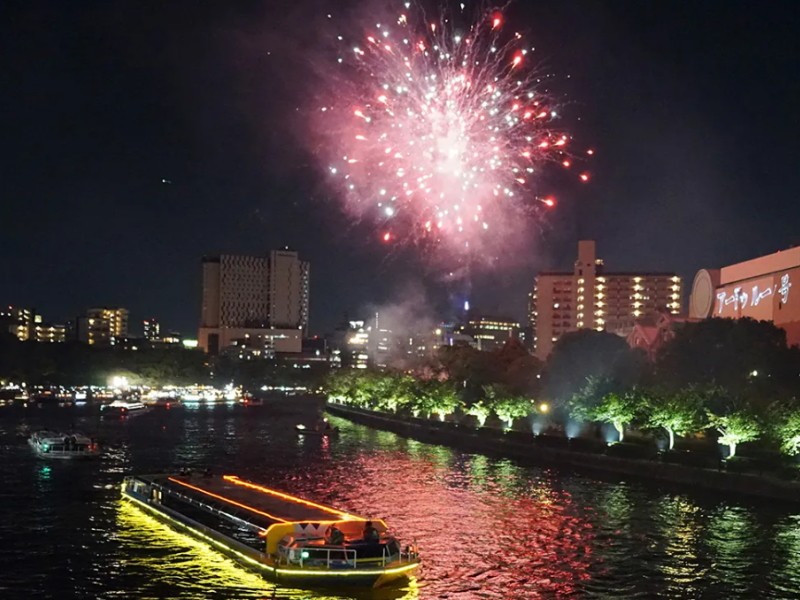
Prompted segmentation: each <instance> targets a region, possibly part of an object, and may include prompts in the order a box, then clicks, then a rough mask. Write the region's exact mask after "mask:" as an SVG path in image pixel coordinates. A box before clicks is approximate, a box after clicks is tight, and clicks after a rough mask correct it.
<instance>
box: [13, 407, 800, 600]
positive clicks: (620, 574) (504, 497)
mask: <svg viewBox="0 0 800 600" xmlns="http://www.w3.org/2000/svg"><path fill="white" fill-rule="evenodd" d="M316 408H317V403H315V402H310V401H302V400H297V399H292V398H289V399H283V400H281V401H278V402H271V403H268V404H267V405H265V406H262V407H248V408H245V407H240V406H231V407H228V406H222V407H215V408H195V409H190V408H184V407H173V408H171V409H165V408H162V409H157V410H154V411H152V412H150V413H148V414H144V415H140V416H137V417H135V418H132V419H127V420H126V419H121V418H115V419H100V417H99V416H98V415H96V414H95V413H94V412H92V411H89V410H88V409H77V408H57V407H52V408H40V409H37V408H27V409H23V408H21V407H14V408H1V409H0V440H2V457H1V459H0V481H1V482H2V486H0V598H3V599H4V600H16V599H25V600H28V599H31V598H59V599H64V598H70V599H71V598H87V599H88V598H91V599H95V598H99V599H100V598H102V599H112V598H113V599H118V598H125V599H134V600H144V599H156V598H180V599H187V600H189V599H192V600H194V599H197V600H200V599H209V598H211V599H215V600H227V599H240V598H307V599H316V600H322V599H334V598H342V597H343V596H337V595H335V594H322V593H315V592H308V591H300V590H289V589H284V588H280V587H277V586H274V585H272V584H270V583H268V582H265V581H263V580H262V579H260V578H258V577H257V576H256V575H254V574H251V573H249V572H248V571H246V570H243V569H241V568H240V567H238V566H237V565H236V564H235V563H233V562H231V561H229V560H227V559H226V558H224V557H222V556H221V555H219V554H217V553H216V552H214V551H212V550H210V549H208V548H207V547H206V546H204V545H202V544H200V543H198V542H195V541H194V540H192V539H191V538H189V537H186V536H184V535H182V534H178V533H175V532H173V531H172V530H170V529H168V528H167V527H165V526H163V525H162V524H160V523H159V522H157V521H155V520H154V519H152V518H151V517H149V516H146V515H143V514H142V513H141V512H139V511H138V510H137V509H135V508H133V507H132V506H131V505H129V504H128V503H125V502H122V501H121V500H120V494H119V484H120V482H121V481H122V478H123V476H124V475H125V474H128V473H148V472H149V473H153V472H163V471H169V470H176V469H178V468H180V467H183V466H188V467H193V468H204V467H209V468H211V469H212V470H213V471H214V472H216V473H222V472H225V473H233V474H237V475H239V476H241V477H243V478H248V479H252V480H255V481H258V482H262V483H265V484H268V485H270V486H272V487H275V488H278V489H281V490H284V491H287V492H290V493H294V494H297V495H301V496H304V497H309V498H313V499H315V500H318V501H322V502H325V503H329V504H333V505H335V506H338V507H341V508H343V509H345V510H351V511H353V512H356V513H361V514H366V515H371V516H375V517H379V518H384V519H385V520H386V521H387V523H388V524H389V525H390V527H392V528H393V529H394V531H395V533H396V534H397V535H398V536H399V537H400V538H401V539H402V540H403V541H404V542H409V541H416V543H417V545H418V546H419V548H420V552H421V555H422V559H423V561H424V568H423V570H422V572H421V575H420V577H419V578H418V579H417V580H414V581H412V582H410V583H409V584H408V585H406V586H404V587H403V588H401V589H394V590H385V591H378V592H369V593H366V594H361V595H360V597H364V598H386V599H389V598H391V599H393V600H394V599H401V598H402V599H404V600H405V599H414V598H420V599H427V598H431V599H433V598H442V599H444V598H448V599H461V600H473V599H474V600H478V599H481V600H483V599H493V598H497V599H523V598H524V599H537V598H587V599H606V598H648V599H650V598H664V599H670V600H679V599H703V600H715V599H720V600H723V599H724V600H734V599H743V600H744V599H747V600H750V599H755V598H758V599H762V598H764V599H765V598H781V599H784V598H785V599H789V598H800V504H799V505H786V504H779V503H775V502H766V501H752V500H748V499H743V498H739V497H725V496H721V495H718V494H708V493H700V492H693V491H691V490H679V489H678V490H676V489H669V488H660V487H658V486H656V485H653V484H652V483H647V482H641V481H629V480H624V479H614V478H604V479H599V478H597V479H596V478H592V477H587V476H586V475H585V474H576V473H572V472H570V471H567V470H555V469H543V468H540V467H537V466H536V465H535V464H525V463H523V462H520V461H518V460H509V459H502V458H488V457H486V456H482V455H474V454H465V453H462V452H459V451H456V450H453V449H449V448H445V447H440V446H433V445H429V444H423V443H421V442H417V441H414V440H408V439H404V438H401V437H399V436H396V435H394V434H391V433H387V432H380V431H375V430H371V429H368V428H366V427H362V426H359V425H354V424H351V423H349V422H347V421H344V420H339V419H333V420H334V422H335V424H336V425H338V426H339V427H340V428H341V429H342V434H341V436H340V437H339V438H338V439H334V440H331V441H328V440H325V439H318V438H302V437H298V436H296V435H295V432H294V425H295V423H298V422H301V421H309V420H310V419H311V418H312V415H313V414H314V411H315V410H316ZM21 423H26V424H28V425H30V426H32V427H33V428H41V427H50V428H67V427H69V426H70V425H71V424H75V425H76V426H77V427H78V428H79V429H81V430H83V431H85V432H86V433H89V434H91V435H94V436H96V437H98V438H99V439H100V440H101V441H102V442H103V443H104V446H105V448H106V452H105V454H104V456H103V457H102V459H100V460H98V461H94V462H85V463H74V462H70V461H45V460H42V459H39V458H37V457H35V456H34V455H33V453H32V451H31V450H30V448H29V447H28V446H27V445H26V444H24V443H22V442H21V441H20V440H18V439H16V438H15V436H14V432H15V430H16V428H17V426H18V425H19V424H21ZM347 597H349V596H347Z"/></svg>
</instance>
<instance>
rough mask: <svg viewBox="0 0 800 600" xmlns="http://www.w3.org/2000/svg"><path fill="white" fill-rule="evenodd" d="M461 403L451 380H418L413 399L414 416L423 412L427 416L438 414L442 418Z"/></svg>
mask: <svg viewBox="0 0 800 600" xmlns="http://www.w3.org/2000/svg"><path fill="white" fill-rule="evenodd" d="M460 404H461V399H460V398H459V397H458V393H457V392H456V389H455V388H454V387H453V385H452V384H451V383H450V382H449V381H438V380H436V379H432V380H429V381H420V382H418V387H417V393H416V394H415V396H414V400H412V410H413V413H414V416H418V415H419V414H420V413H423V414H425V415H427V416H429V417H430V416H431V415H438V417H439V418H440V419H441V420H444V418H445V417H446V416H447V415H449V414H452V413H453V412H455V410H456V409H457V408H458V407H459V405H460Z"/></svg>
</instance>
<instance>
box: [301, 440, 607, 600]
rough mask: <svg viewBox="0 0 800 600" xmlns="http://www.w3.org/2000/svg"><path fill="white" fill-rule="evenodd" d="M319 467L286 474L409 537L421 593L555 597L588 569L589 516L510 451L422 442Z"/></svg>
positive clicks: (573, 589)
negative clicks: (486, 452) (305, 474)
mask: <svg viewBox="0 0 800 600" xmlns="http://www.w3.org/2000/svg"><path fill="white" fill-rule="evenodd" d="M412 445H413V442H412ZM328 467H329V470H327V471H324V472H323V471H320V472H319V473H314V474H310V475H311V478H310V480H309V479H305V478H304V479H302V480H295V481H294V482H293V483H292V485H293V486H294V485H297V486H302V487H304V488H305V489H295V490H293V491H294V492H295V493H298V494H301V495H302V493H306V494H311V495H313V497H315V498H316V499H319V500H323V501H328V502H331V503H332V504H334V505H335V506H339V507H340V508H343V509H346V510H352V511H353V512H355V513H356V514H360V515H364V516H371V517H376V518H383V519H385V520H386V522H387V524H388V525H389V526H390V527H392V528H393V530H394V531H395V533H396V534H397V535H398V537H399V538H400V539H401V541H402V542H403V543H412V542H414V543H416V544H417V545H418V547H419V548H420V551H421V555H422V559H423V563H424V566H423V571H422V573H423V576H422V577H421V580H422V581H421V583H422V585H423V586H424V588H423V590H421V593H420V595H421V597H439V596H440V595H441V594H451V593H457V594H458V596H457V597H458V598H460V599H470V600H471V599H473V598H475V599H478V598H481V599H485V598H493V597H496V598H513V599H516V598H519V599H522V598H526V599H528V598H540V597H548V598H562V597H566V596H570V595H573V594H575V593H578V592H579V591H581V588H580V587H579V582H580V581H583V580H586V579H589V574H588V569H589V567H590V562H591V554H592V549H591V542H592V537H593V531H592V526H591V524H589V523H588V522H587V521H586V520H585V519H584V518H582V517H580V516H578V515H579V514H580V513H581V511H580V509H577V508H575V507H574V506H573V502H572V499H571V497H570V496H569V494H567V493H566V492H563V491H559V490H557V489H553V487H552V485H551V484H550V482H548V481H547V480H544V479H535V480H529V479H527V478H522V477H518V476H517V474H516V472H517V471H519V470H520V468H519V467H516V466H514V465H513V463H511V462H509V461H496V462H493V461H491V460H490V459H487V458H486V457H484V456H463V455H459V454H458V453H455V452H451V451H448V450H445V449H442V448H436V447H431V446H427V447H424V448H423V452H422V453H416V454H415V453H414V452H409V453H394V452H385V451H384V452H374V451H373V452H372V453H368V454H367V453H364V454H360V455H359V456H358V457H357V458H355V459H354V460H352V461H350V462H348V463H347V464H342V463H339V464H336V465H335V466H333V467H331V466H330V465H328ZM314 470H316V469H314ZM520 482H522V483H520Z"/></svg>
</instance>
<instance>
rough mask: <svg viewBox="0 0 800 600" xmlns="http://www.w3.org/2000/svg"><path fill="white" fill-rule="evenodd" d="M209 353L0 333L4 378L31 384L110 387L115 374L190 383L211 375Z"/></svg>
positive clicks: (154, 382) (150, 382)
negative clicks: (42, 340)
mask: <svg viewBox="0 0 800 600" xmlns="http://www.w3.org/2000/svg"><path fill="white" fill-rule="evenodd" d="M207 367H208V365H207V360H206V356H205V354H204V353H203V352H202V351H200V350H190V349H186V348H182V347H166V346H165V347H157V348H145V347H142V348H140V349H137V350H122V349H118V348H114V347H95V346H90V345H88V344H82V343H80V342H66V343H61V344H44V343H38V342H33V341H30V342H20V341H19V340H18V339H17V338H16V337H14V336H13V335H10V334H7V333H3V334H1V335H0V379H5V380H10V381H16V382H26V383H28V384H29V385H98V386H100V385H106V384H107V383H108V381H109V379H110V378H112V377H114V376H125V377H127V378H128V380H129V381H131V382H135V383H142V384H148V385H168V384H170V385H185V384H194V383H204V382H205V381H206V380H207V379H208V368H207Z"/></svg>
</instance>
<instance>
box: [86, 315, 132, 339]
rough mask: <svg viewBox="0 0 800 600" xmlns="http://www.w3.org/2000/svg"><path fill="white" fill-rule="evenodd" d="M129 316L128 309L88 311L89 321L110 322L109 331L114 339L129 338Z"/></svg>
mask: <svg viewBox="0 0 800 600" xmlns="http://www.w3.org/2000/svg"><path fill="white" fill-rule="evenodd" d="M128 315H129V311H128V309H127V308H90V309H89V310H87V311H86V318H87V319H93V320H95V321H99V320H105V321H107V322H108V331H109V335H110V336H111V337H112V338H124V337H128ZM112 343H113V339H112Z"/></svg>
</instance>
